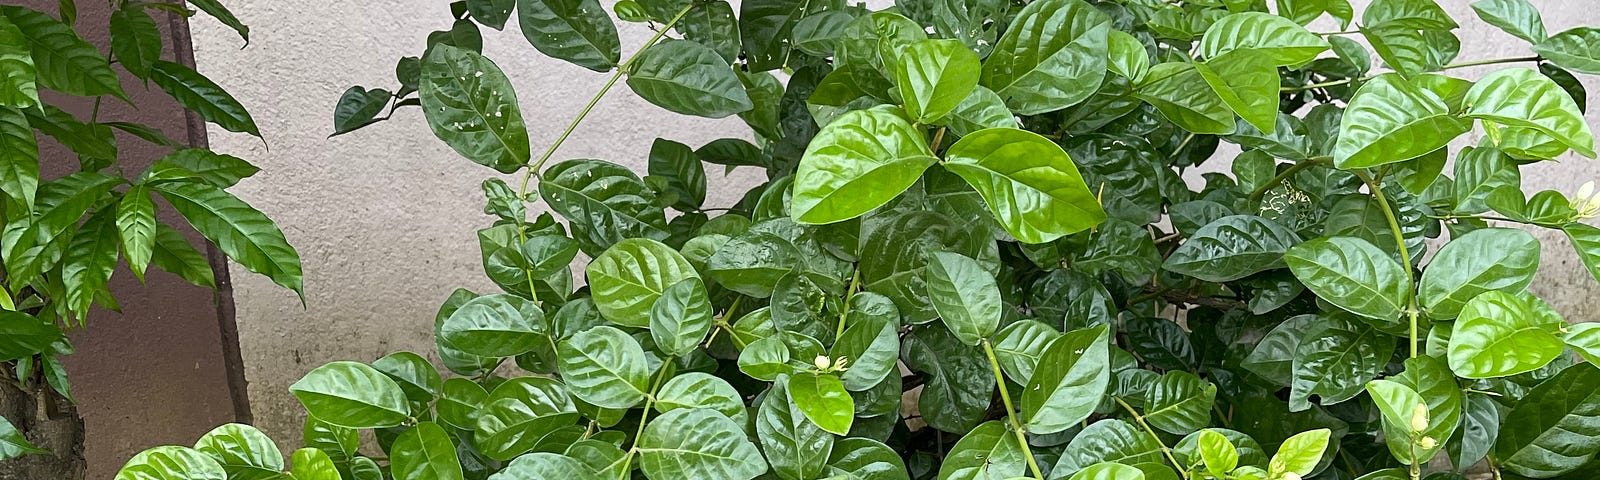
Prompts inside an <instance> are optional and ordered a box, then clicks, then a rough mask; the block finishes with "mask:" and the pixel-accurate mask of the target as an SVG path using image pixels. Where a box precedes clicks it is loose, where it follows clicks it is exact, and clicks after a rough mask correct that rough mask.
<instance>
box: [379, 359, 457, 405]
mask: <svg viewBox="0 0 1600 480" xmlns="http://www.w3.org/2000/svg"><path fill="white" fill-rule="evenodd" d="M372 368H375V369H378V371H379V372H383V374H384V375H388V376H389V378H390V379H393V380H394V381H395V383H397V384H399V385H400V389H401V390H404V391H405V392H406V398H407V399H409V400H411V401H413V402H419V403H430V402H433V398H434V396H436V395H438V394H439V389H440V388H441V387H442V386H443V384H444V380H443V379H441V378H440V377H439V370H437V369H435V368H433V364H430V363H428V359H426V358H422V356H421V355H417V354H415V353H411V352H395V353H391V354H388V355H384V356H383V357H382V358H379V359H377V360H374V361H373V362H372Z"/></svg>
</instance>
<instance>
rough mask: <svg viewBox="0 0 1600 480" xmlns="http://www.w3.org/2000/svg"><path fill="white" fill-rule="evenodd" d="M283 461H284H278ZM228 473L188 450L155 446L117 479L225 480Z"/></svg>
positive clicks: (138, 456) (141, 455)
mask: <svg viewBox="0 0 1600 480" xmlns="http://www.w3.org/2000/svg"><path fill="white" fill-rule="evenodd" d="M279 462H282V459H279ZM226 478H228V473H227V471H225V470H223V469H222V466H221V465H218V464H217V461H216V460H214V459H212V458H211V457H210V456H207V455H206V454H204V453H200V452H199V451H197V450H195V449H192V448H188V447H171V446H166V447H156V448H152V449H149V450H145V451H143V452H139V454H138V455H134V456H133V458H131V459H129V460H128V463H127V464H124V465H123V466H122V469H121V470H118V471H117V476H116V478H115V480H224V479H226Z"/></svg>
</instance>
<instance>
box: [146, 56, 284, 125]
mask: <svg viewBox="0 0 1600 480" xmlns="http://www.w3.org/2000/svg"><path fill="white" fill-rule="evenodd" d="M150 81H153V82H155V84H156V85H157V86H160V87H161V89H162V90H166V92H167V94H168V95H172V98H173V99H174V100H177V101H178V103H179V104H181V105H183V107H184V108H187V109H189V110H193V111H194V112H195V113H198V114H200V118H204V119H206V121H208V122H211V123H214V124H217V126H219V127H222V128H223V129H224V130H227V131H230V132H239V133H248V134H251V135H255V136H257V137H260V136H261V129H260V128H257V127H256V120H255V119H254V118H251V117H250V112H249V111H246V110H245V108H244V105H241V104H240V103H239V101H238V100H235V99H234V98H233V95H229V94H228V92H227V91H226V90H223V89H222V87H220V86H218V85H217V84H216V83H215V82H212V81H211V79H209V78H206V77H205V76H204V75H201V74H200V72H196V71H194V69H191V68H189V67H185V66H183V65H179V64H176V63H172V62H167V61H162V60H157V61H156V62H155V63H154V64H152V65H151V67H150Z"/></svg>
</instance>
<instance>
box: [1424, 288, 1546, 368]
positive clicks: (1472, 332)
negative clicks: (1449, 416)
mask: <svg viewBox="0 0 1600 480" xmlns="http://www.w3.org/2000/svg"><path fill="white" fill-rule="evenodd" d="M1565 326H1566V321H1565V320H1562V319H1561V316H1560V315H1559V314H1557V313H1556V312H1555V310H1552V309H1551V308H1550V305H1548V304H1545V303H1544V300H1540V299H1539V298H1538V297H1535V296H1533V295H1531V294H1527V293H1519V294H1510V293H1504V292H1498V291H1490V292H1484V293H1482V294H1479V295H1478V296H1477V297H1473V299H1472V300H1471V301H1469V302H1467V304H1466V306H1465V307H1462V309H1461V316H1460V317H1459V318H1457V319H1456V323H1455V328H1454V330H1453V331H1452V332H1451V333H1450V350H1449V352H1450V353H1449V359H1450V369H1451V370H1454V371H1455V372H1456V375H1459V376H1461V377H1464V378H1494V377H1504V376H1509V375H1515V374H1518V373H1523V372H1530V371H1533V370H1537V369H1539V368H1540V367H1543V366H1545V364H1548V363H1550V362H1551V361H1552V360H1555V359H1556V357H1558V356H1560V355H1561V352H1562V350H1564V349H1565V348H1566V345H1564V344H1563V343H1561V339H1560V338H1558V337H1556V332H1557V331H1559V330H1560V329H1562V328H1563V327H1565Z"/></svg>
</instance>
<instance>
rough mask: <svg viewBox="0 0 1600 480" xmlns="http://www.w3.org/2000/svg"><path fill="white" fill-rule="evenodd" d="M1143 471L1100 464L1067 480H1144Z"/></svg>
mask: <svg viewBox="0 0 1600 480" xmlns="http://www.w3.org/2000/svg"><path fill="white" fill-rule="evenodd" d="M1144 478H1145V476H1144V471H1142V470H1139V469H1137V468H1134V467H1130V466H1127V465H1123V464H1120V463H1113V462H1101V463H1096V464H1094V465H1090V466H1088V467H1087V468H1084V469H1083V470H1078V473H1074V474H1072V476H1071V477H1068V480H1144Z"/></svg>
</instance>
